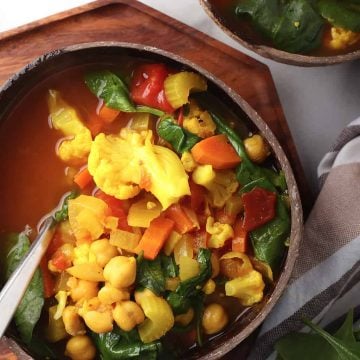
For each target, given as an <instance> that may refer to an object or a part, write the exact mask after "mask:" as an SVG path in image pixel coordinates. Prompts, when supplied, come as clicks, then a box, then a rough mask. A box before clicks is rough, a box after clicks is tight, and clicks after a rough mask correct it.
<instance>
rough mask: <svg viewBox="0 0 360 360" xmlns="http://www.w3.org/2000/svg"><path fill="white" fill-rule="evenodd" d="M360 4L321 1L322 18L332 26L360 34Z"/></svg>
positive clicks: (331, 0) (356, 2) (346, 1)
mask: <svg viewBox="0 0 360 360" xmlns="http://www.w3.org/2000/svg"><path fill="white" fill-rule="evenodd" d="M359 5H360V2H359V1H358V0H357V1H355V0H341V1H339V0H319V2H318V8H319V12H320V14H321V16H322V17H324V18H325V19H326V20H327V21H329V23H330V24H332V25H334V26H337V27H340V28H344V29H347V30H351V31H355V32H360V6H359Z"/></svg>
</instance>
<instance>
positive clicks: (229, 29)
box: [200, 0, 360, 66]
mask: <svg viewBox="0 0 360 360" xmlns="http://www.w3.org/2000/svg"><path fill="white" fill-rule="evenodd" d="M200 3H201V5H202V6H203V8H204V10H205V11H206V13H207V14H208V15H209V16H210V17H211V18H212V20H214V21H215V22H216V24H217V25H219V26H220V27H221V29H222V30H223V31H225V32H226V33H227V34H228V35H229V36H230V37H232V38H233V39H235V40H236V41H238V42H239V43H240V44H241V45H243V46H245V47H246V48H248V49H250V50H252V51H254V52H255V53H257V54H259V55H261V56H264V57H267V58H270V59H273V60H275V61H279V62H283V63H286V64H292V65H300V66H320V65H330V64H338V63H342V62H345V61H350V60H356V59H360V4H359V1H358V0H315V1H313V0H286V1H280V0H266V1H263V0H200Z"/></svg>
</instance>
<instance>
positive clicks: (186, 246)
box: [174, 234, 194, 264]
mask: <svg viewBox="0 0 360 360" xmlns="http://www.w3.org/2000/svg"><path fill="white" fill-rule="evenodd" d="M193 255H194V248H193V240H192V236H191V235H189V234H185V235H184V236H182V237H181V238H180V240H178V241H177V243H176V245H175V247H174V258H175V263H176V264H180V258H181V256H187V257H189V258H192V257H193Z"/></svg>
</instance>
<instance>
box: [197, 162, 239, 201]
mask: <svg viewBox="0 0 360 360" xmlns="http://www.w3.org/2000/svg"><path fill="white" fill-rule="evenodd" d="M192 179H193V181H194V183H195V184H198V185H202V186H204V187H205V188H206V189H207V190H208V191H209V194H208V195H209V200H210V203H211V205H212V206H214V207H218V208H221V207H223V206H224V205H225V203H226V201H227V200H228V199H229V198H230V197H231V195H232V194H233V193H234V192H235V191H236V190H237V188H238V187H239V183H238V182H237V180H236V175H235V173H234V172H233V171H232V170H221V171H214V170H213V168H212V166H211V165H200V166H198V167H197V168H196V169H195V170H194V172H193V174H192Z"/></svg>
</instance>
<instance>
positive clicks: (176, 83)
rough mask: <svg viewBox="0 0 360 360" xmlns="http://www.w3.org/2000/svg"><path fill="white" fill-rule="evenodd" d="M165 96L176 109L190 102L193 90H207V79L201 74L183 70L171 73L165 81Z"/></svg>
mask: <svg viewBox="0 0 360 360" xmlns="http://www.w3.org/2000/svg"><path fill="white" fill-rule="evenodd" d="M164 89H165V96H166V99H167V101H168V102H169V103H170V105H171V106H172V107H173V108H174V109H178V108H179V107H180V106H182V105H184V104H187V103H188V102H189V95H190V93H191V92H200V91H206V89H207V83H206V80H205V79H204V78H203V77H202V76H200V75H199V74H195V73H193V72H190V71H182V72H179V73H176V74H171V75H169V76H168V77H167V78H166V79H165V81H164Z"/></svg>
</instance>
